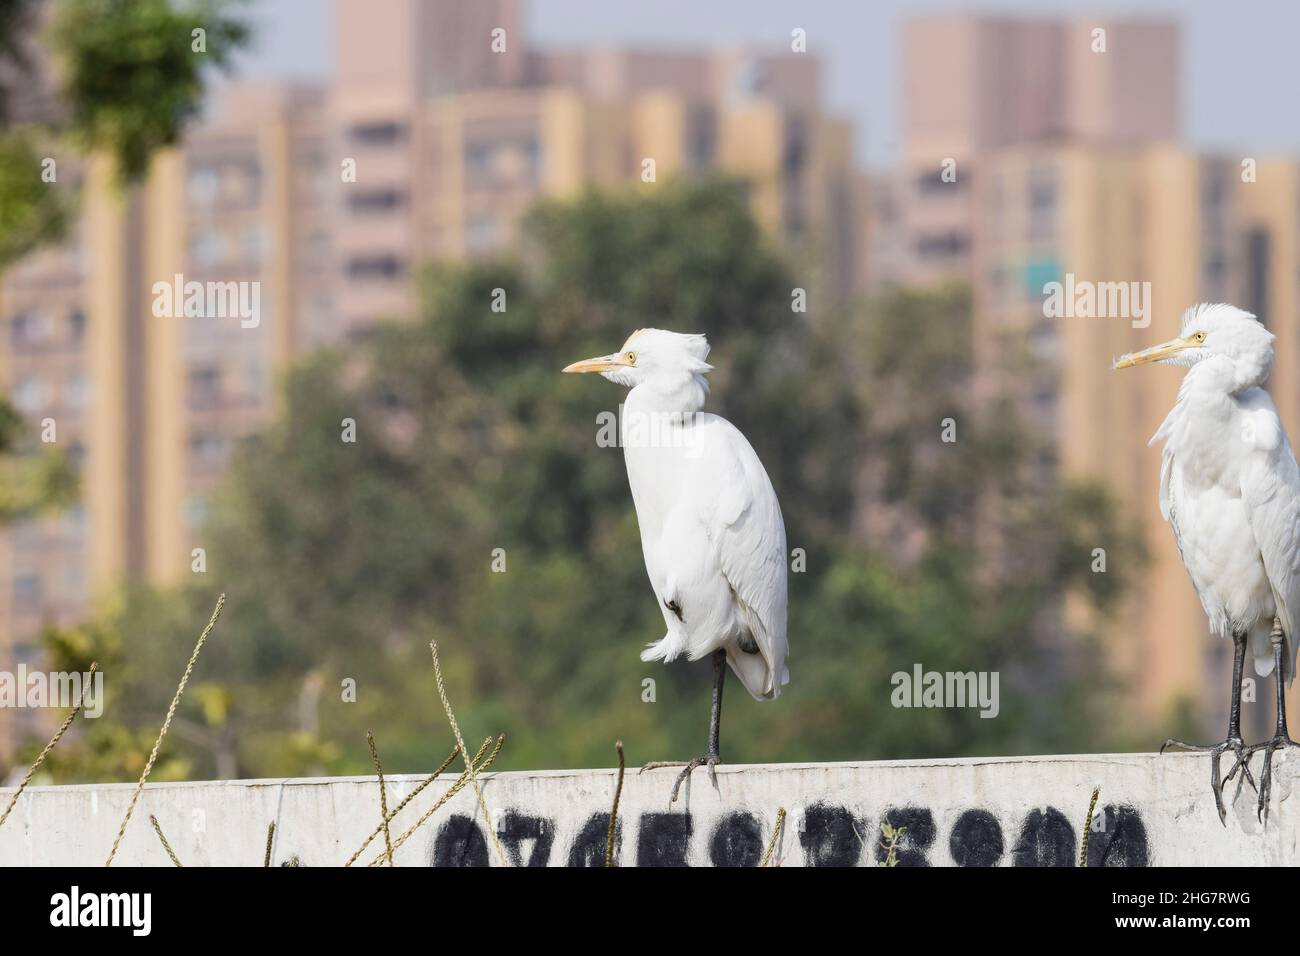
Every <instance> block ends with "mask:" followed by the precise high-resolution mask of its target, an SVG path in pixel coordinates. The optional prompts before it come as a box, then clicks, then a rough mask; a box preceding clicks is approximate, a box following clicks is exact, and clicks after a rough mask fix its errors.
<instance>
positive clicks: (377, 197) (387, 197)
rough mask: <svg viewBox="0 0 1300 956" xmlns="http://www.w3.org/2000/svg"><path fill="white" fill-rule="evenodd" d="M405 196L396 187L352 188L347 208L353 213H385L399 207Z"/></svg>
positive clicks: (404, 200)
mask: <svg viewBox="0 0 1300 956" xmlns="http://www.w3.org/2000/svg"><path fill="white" fill-rule="evenodd" d="M405 204H406V197H405V196H404V195H403V194H402V192H401V191H400V190H397V189H368V190H364V191H361V190H353V191H351V192H350V194H349V196H348V208H349V209H351V210H352V211H353V212H354V213H358V214H363V215H364V214H366V213H385V212H392V211H393V210H395V209H400V208H401V207H402V206H403V205H405Z"/></svg>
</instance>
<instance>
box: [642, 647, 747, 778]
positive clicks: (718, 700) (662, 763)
mask: <svg viewBox="0 0 1300 956" xmlns="http://www.w3.org/2000/svg"><path fill="white" fill-rule="evenodd" d="M712 660H713V713H712V716H711V717H710V719H709V752H708V753H706V754H705V755H704V756H702V757H696V758H695V759H694V760H686V761H682V760H656V761H654V762H653V763H648V764H646V765H645V766H644V767H642V768H641V771H642V772H643V773H644V772H645V771H647V770H655V769H658V768H659V767H681V768H682V772H681V773H679V774H678V775H677V780H676V781H675V782H674V783H673V793H672V796H671V797H670V798H669V800H668V802H669V803H670V804H671V803H676V802H677V793H678V791H679V790H681V788H682V784H683V783H684V782H685V781H686V780H687V779H688V778H689V777H690V775H691V772H692V771H693V770H695V768H696V767H708V768H709V780H710V782H711V783H712V784H713V785H714V786H715V787H716V786H717V785H718V774H717V771H716V770H714V769H713V768H714V767H716V766H717V765H718V764H719V763H721V762H722V756H721V753H722V752H721V749H720V738H721V733H722V684H723V682H724V681H725V680H726V678H727V652H726V651H725V650H716V651H714V652H713V655H712Z"/></svg>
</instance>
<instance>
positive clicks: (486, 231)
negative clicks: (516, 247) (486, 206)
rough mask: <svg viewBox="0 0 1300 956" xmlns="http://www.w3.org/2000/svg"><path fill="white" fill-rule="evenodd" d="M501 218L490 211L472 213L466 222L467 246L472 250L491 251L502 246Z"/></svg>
mask: <svg viewBox="0 0 1300 956" xmlns="http://www.w3.org/2000/svg"><path fill="white" fill-rule="evenodd" d="M501 240H502V229H501V220H500V219H498V218H497V217H496V216H493V215H491V214H490V213H484V212H477V213H472V214H471V215H470V216H469V218H468V219H467V220H466V222H465V248H466V249H467V250H468V251H470V252H490V251H492V250H493V249H497V248H500V246H501Z"/></svg>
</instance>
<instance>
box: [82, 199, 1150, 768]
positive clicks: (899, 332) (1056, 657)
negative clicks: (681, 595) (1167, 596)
mask: <svg viewBox="0 0 1300 956" xmlns="http://www.w3.org/2000/svg"><path fill="white" fill-rule="evenodd" d="M797 284H798V283H797V282H795V281H794V279H793V277H792V276H791V275H790V274H788V272H787V270H786V268H785V266H784V265H783V264H782V261H781V259H780V258H779V257H778V256H777V254H776V253H775V252H774V250H773V249H772V248H770V247H769V245H768V243H767V241H766V240H765V238H764V237H763V235H762V233H761V232H760V230H759V229H758V227H757V226H756V225H755V223H754V220H753V219H752V217H751V215H750V213H749V211H748V208H747V206H746V201H745V198H744V193H743V190H742V189H741V188H740V186H739V185H738V184H736V183H734V182H731V181H715V182H704V183H687V184H675V185H671V186H669V185H665V186H664V187H661V188H660V189H658V190H656V191H654V192H652V193H648V194H647V193H642V192H629V193H624V194H616V195H600V194H591V195H587V196H584V197H581V198H579V199H577V200H574V201H572V202H568V203H564V204H558V203H553V204H548V205H545V206H543V207H541V208H540V209H538V210H537V211H536V212H535V213H534V214H533V215H532V216H531V217H530V218H529V219H528V221H527V224H526V227H525V232H524V237H523V240H522V243H521V246H520V248H519V250H518V256H517V258H516V259H513V260H505V261H490V262H476V263H472V264H465V265H444V266H440V267H437V268H435V269H432V270H430V272H429V274H428V275H427V276H426V278H425V302H426V303H427V307H426V311H425V315H424V316H423V318H422V319H420V320H419V321H415V322H411V323H407V324H400V325H396V324H395V325H386V326H382V327H380V328H379V329H378V330H377V331H376V333H375V334H374V335H373V336H372V337H371V338H370V339H368V340H367V341H366V342H365V344H364V345H361V346H356V347H352V348H350V349H348V350H346V351H328V352H323V353H320V354H318V355H316V356H314V357H312V358H311V359H310V360H308V361H307V362H305V363H304V364H303V365H302V366H301V367H299V368H297V369H296V370H294V372H293V373H292V374H291V375H290V376H289V377H288V380H287V382H286V384H285V401H284V413H283V415H282V416H281V417H280V419H279V420H278V421H276V422H275V423H274V424H273V425H272V426H271V427H270V428H269V429H268V430H266V431H265V432H264V433H263V434H262V435H261V436H260V437H259V438H257V439H255V440H254V441H252V442H251V443H249V444H248V445H247V446H246V447H245V448H244V449H243V451H242V453H241V454H240V455H239V457H238V459H237V460H236V462H235V464H234V466H233V469H232V471H231V473H230V475H229V479H228V480H227V481H226V483H225V484H224V486H223V487H222V489H221V490H220V492H219V494H218V496H217V498H216V500H215V501H214V506H213V509H212V517H211V519H210V524H209V527H208V530H207V533H206V535H205V538H206V541H207V546H208V565H207V567H208V571H207V573H206V575H200V576H196V580H198V581H199V582H201V583H200V584H199V585H196V586H193V587H190V588H186V589H185V590H183V591H182V592H180V593H156V592H142V593H137V594H133V595H129V596H128V598H127V600H125V601H124V602H123V604H122V605H121V607H120V608H119V609H117V610H116V611H114V612H113V613H112V614H111V615H110V616H109V619H110V620H111V622H112V627H111V630H112V632H113V633H114V634H115V635H117V636H118V638H119V639H120V641H121V649H122V650H121V658H120V660H121V664H120V666H119V668H118V670H117V671H116V673H117V676H116V677H115V676H114V675H115V671H114V670H110V671H108V675H107V681H108V683H109V686H110V687H116V688H117V691H116V693H117V696H116V697H111V698H110V707H111V708H113V709H112V710H111V714H112V716H113V718H114V719H120V720H121V721H122V722H124V723H126V724H127V725H128V726H130V727H133V728H134V727H141V726H144V725H145V722H146V721H147V722H148V725H149V726H156V724H157V721H158V720H159V718H160V716H161V713H162V711H163V710H164V709H165V706H166V701H167V697H168V694H169V693H170V691H171V688H172V687H173V686H174V683H175V674H177V673H179V669H180V668H181V666H183V663H184V660H185V657H186V655H187V653H188V650H189V647H190V646H191V644H192V642H193V635H194V630H195V627H196V626H197V624H198V623H201V622H202V620H203V619H204V618H205V617H206V614H207V609H208V608H210V606H211V603H212V599H213V597H214V594H215V591H217V590H223V591H226V592H228V595H229V604H228V608H227V611H226V616H225V617H224V619H223V620H222V622H221V624H220V625H219V627H218V630H217V632H216V633H215V634H214V636H213V639H212V640H211V641H210V643H209V645H208V647H207V649H206V650H205V652H204V655H205V656H204V659H203V661H202V663H201V665H200V668H201V674H200V675H199V676H200V678H201V679H202V680H203V681H204V682H207V683H209V684H211V685H212V686H213V687H214V688H224V690H225V692H226V694H225V695H224V696H221V697H220V698H219V700H220V707H219V708H217V710H218V711H219V712H218V713H217V714H216V716H215V717H214V716H213V714H212V713H211V712H210V711H211V703H210V701H207V702H205V700H203V699H202V698H201V697H200V696H198V695H196V696H194V697H193V698H191V699H187V700H186V702H185V703H184V704H183V706H182V715H181V716H182V717H183V718H184V719H185V720H187V721H190V722H192V723H193V724H195V725H196V726H198V727H201V728H203V729H204V730H205V733H207V734H208V736H206V737H205V736H203V735H198V734H194V735H191V736H190V737H189V738H181V739H179V740H178V741H176V743H175V746H176V747H177V748H178V749H179V748H181V747H184V750H183V756H184V757H185V759H186V760H188V761H189V762H190V763H191V764H192V766H193V767H194V768H195V769H196V771H197V772H199V773H201V774H210V773H214V772H216V769H217V767H218V764H219V756H220V754H221V752H222V751H221V750H220V747H219V746H218V745H219V744H220V746H223V747H226V748H227V749H226V759H227V760H229V759H230V756H229V748H230V747H232V746H233V747H234V749H235V762H236V763H237V766H238V769H239V771H240V772H241V773H245V774H254V775H279V774H290V773H299V772H305V771H306V770H308V769H325V770H330V771H338V772H341V771H350V772H368V767H369V760H368V756H367V752H366V746H365V741H364V732H365V730H366V729H367V728H373V729H374V730H375V732H376V735H377V738H378V742H379V747H380V750H381V752H382V754H383V758H384V765H385V767H386V768H390V769H391V770H392V771H394V772H396V771H401V770H412V771H413V770H418V769H423V768H426V767H427V766H428V765H429V764H430V763H431V762H434V761H436V760H438V759H440V758H441V756H442V755H443V754H445V753H446V751H447V749H448V747H449V746H450V743H449V734H448V733H447V731H446V728H445V723H444V720H443V717H442V714H441V712H440V707H439V704H438V701H437V697H436V693H435V692H434V688H433V677H432V673H431V670H430V662H429V655H428V642H429V640H430V639H431V638H436V639H437V640H438V642H439V647H440V649H441V658H442V662H443V667H444V675H445V677H446V680H447V683H448V687H449V692H450V694H451V698H452V700H453V702H454V703H455V704H456V705H457V707H458V717H459V719H460V722H461V724H462V726H463V727H464V730H465V736H466V738H467V740H469V741H471V742H472V741H476V740H480V739H482V737H483V736H485V735H486V734H487V733H489V732H495V731H499V730H504V731H506V732H507V733H508V734H509V735H510V737H509V742H508V744H507V746H506V749H505V750H504V751H503V754H502V761H501V764H500V765H501V766H503V767H507V768H509V767H514V768H520V767H541V766H574V765H593V764H594V765H601V764H605V763H607V762H608V759H609V753H610V743H611V741H612V740H614V739H615V738H616V737H621V738H622V739H623V740H624V741H626V742H627V745H628V759H629V762H630V763H632V764H636V763H638V762H644V761H647V760H651V759H660V758H667V757H682V756H689V755H690V754H693V753H696V752H697V751H698V750H699V748H700V747H701V745H702V743H703V738H704V734H705V730H706V723H707V716H708V693H707V686H708V682H709V674H708V668H707V666H705V665H703V664H699V665H690V664H688V663H678V664H674V665H671V666H668V667H665V666H663V665H660V664H653V665H650V664H644V663H642V662H641V661H640V660H639V658H638V651H639V649H640V648H641V647H642V646H643V645H644V644H646V643H647V642H649V641H652V640H655V639H657V638H659V637H660V636H661V634H662V628H663V622H662V619H661V617H660V613H659V610H658V608H657V606H656V601H655V599H654V596H653V595H652V594H651V593H650V591H649V589H648V587H647V585H646V580H645V570H644V567H643V563H642V554H641V548H640V543H639V537H638V532H637V525H636V518H635V512H634V510H633V507H632V502H631V500H630V496H629V494H628V489H627V478H626V475H625V472H624V466H623V461H622V453H621V451H620V450H618V449H616V448H601V447H598V446H597V444H596V441H595V436H596V433H597V429H598V415H599V414H600V413H602V412H608V411H612V410H614V409H616V408H617V406H618V404H619V403H620V402H621V401H622V398H623V392H622V390H621V389H619V388H618V387H617V386H614V385H612V384H610V383H607V382H604V381H601V380H599V379H593V378H590V377H585V378H584V377H578V376H565V375H561V374H560V369H561V368H563V367H564V365H566V364H568V363H569V362H571V361H573V360H574V359H576V358H582V357H585V356H588V355H592V354H599V353H605V352H609V351H612V350H613V349H615V348H617V347H618V345H619V344H621V343H622V341H623V340H624V338H625V337H626V336H627V335H628V333H629V332H631V331H632V330H633V329H635V328H637V327H640V326H644V325H655V326H660V327H666V328H672V329H676V330H679V331H691V332H705V333H707V334H708V335H709V336H710V340H711V342H712V344H713V354H712V355H711V357H710V359H711V361H712V362H713V363H714V364H715V365H716V366H717V368H716V370H715V372H714V373H712V375H711V381H712V384H713V391H712V395H711V397H710V402H709V407H710V408H711V409H713V410H715V411H718V412H719V413H721V414H723V415H726V416H727V417H729V418H731V419H732V420H733V421H734V422H735V423H736V424H737V425H738V426H739V427H740V428H741V429H742V430H744V431H745V433H746V434H747V435H748V436H749V437H750V439H751V441H752V442H753V444H754V446H755V448H756V450H757V451H758V453H759V455H760V457H761V458H762V460H763V462H764V464H765V465H766V467H767V469H768V470H769V472H770V473H771V475H772V479H773V483H774V485H775V487H776V489H777V493H778V494H779V496H780V498H781V502H782V507H783V510H784V514H785V518H786V523H787V529H788V536H789V541H790V545H791V547H792V548H802V549H803V550H804V552H805V553H806V560H807V568H806V571H804V572H802V573H794V574H792V575H791V581H790V586H791V600H790V605H791V620H790V640H791V648H792V656H791V660H790V667H791V673H792V675H793V676H792V683H791V684H790V685H789V687H788V688H787V689H786V692H785V693H784V694H783V695H782V697H781V698H780V700H778V701H776V702H775V703H763V704H760V703H757V702H755V701H753V700H751V699H749V698H748V697H747V696H746V695H745V694H744V693H743V692H741V691H740V690H739V687H738V686H737V685H736V684H735V683H734V682H733V683H732V684H731V685H730V690H729V691H728V694H727V700H726V708H725V709H726V716H725V718H724V721H723V748H724V749H723V754H724V757H725V759H727V760H729V761H736V762H744V761H755V760H804V759H849V758H866V757H904V756H905V757H923V756H928V755H952V754H975V753H989V752H997V753H1015V752H1031V751H1043V750H1052V749H1058V748H1062V749H1064V748H1079V749H1097V748H1098V747H1102V746H1104V744H1105V739H1104V732H1105V728H1106V726H1107V723H1106V722H1105V721H1104V720H1101V719H1100V715H1101V714H1103V713H1104V710H1103V708H1104V707H1105V706H1106V703H1107V700H1106V696H1105V691H1106V688H1107V686H1108V685H1107V682H1106V675H1105V674H1104V673H1103V672H1102V670H1101V667H1100V664H1099V661H1100V660H1101V655H1099V654H1096V653H1095V647H1094V646H1093V645H1092V639H1091V637H1090V635H1088V634H1086V633H1074V632H1073V631H1071V630H1070V629H1069V628H1067V627H1066V626H1065V625H1064V623H1063V620H1062V619H1063V614H1062V607H1063V604H1064V601H1065V599H1066V597H1067V596H1068V595H1070V594H1076V595H1078V597H1079V599H1080V600H1081V601H1082V602H1084V603H1085V604H1088V605H1092V606H1096V607H1098V608H1101V609H1103V610H1104V608H1105V607H1106V606H1108V605H1110V604H1113V602H1114V601H1115V600H1116V597H1117V593H1118V587H1119V585H1120V584H1121V583H1122V579H1123V577H1124V571H1125V569H1126V568H1131V567H1132V561H1131V560H1130V557H1131V555H1130V552H1129V551H1128V550H1127V544H1126V542H1125V540H1124V538H1123V537H1122V536H1121V535H1120V534H1119V532H1118V531H1117V530H1116V522H1115V520H1114V515H1113V513H1112V509H1111V507H1110V505H1109V504H1108V502H1107V499H1106V498H1105V496H1104V495H1102V494H1100V493H1099V492H1096V491H1095V490H1087V491H1081V490H1077V489H1072V488H1068V487H1066V488H1062V487H1058V486H1057V485H1055V484H1053V483H1051V482H1047V481H1043V480H1042V479H1041V478H1037V477H1035V468H1034V467H1033V465H1034V463H1035V462H1036V460H1037V459H1036V452H1037V449H1038V447H1039V444H1040V443H1038V442H1037V441H1036V440H1034V439H1033V438H1032V436H1027V435H1026V432H1025V430H1024V429H1023V428H1022V427H1021V426H1019V425H1018V424H1017V423H1016V421H1015V417H1014V409H1013V407H1012V406H1011V405H1010V404H1001V405H999V404H996V403H995V404H994V405H993V406H992V407H986V406H983V405H977V404H976V403H975V401H974V400H973V398H972V394H971V388H970V383H971V379H972V374H973V373H972V361H971V355H972V352H973V349H972V341H971V338H972V333H971V328H970V305H969V299H968V297H967V295H966V293H965V292H964V291H962V290H960V289H951V290H942V291H939V292H933V293H925V294H922V293H897V294H893V295H890V296H887V297H886V298H884V299H882V300H880V301H878V302H874V303H869V304H868V305H867V306H866V307H865V308H863V309H858V310H853V311H851V312H846V313H844V314H841V315H834V316H826V315H823V316H819V317H817V318H816V321H807V320H806V318H805V317H804V316H801V315H795V314H792V313H791V311H790V307H789V302H790V289H791V288H792V287H794V286H795V285H797ZM497 289H502V290H505V292H506V296H507V308H506V310H505V311H504V312H498V311H493V309H492V308H491V303H492V301H493V299H494V290H497ZM944 417H954V418H955V419H956V420H957V421H958V422H959V428H960V432H959V438H958V441H956V442H955V443H945V442H943V441H942V440H941V434H940V424H939V423H940V421H941V419H942V418H944ZM344 419H354V420H355V422H356V428H357V433H356V435H357V437H356V442H355V443H348V442H344V441H342V440H341V434H342V429H343V425H342V423H343V421H344ZM1093 541H1099V542H1105V543H1106V545H1107V547H1108V548H1109V550H1110V556H1111V560H1110V564H1111V568H1110V571H1109V582H1108V585H1107V586H1106V587H1101V588H1098V587H1097V586H1095V585H1094V584H1093V582H1092V581H1091V580H1090V579H1091V577H1092V575H1091V574H1090V572H1089V570H1088V567H1087V561H1086V558H1085V559H1080V558H1079V556H1078V552H1079V549H1080V548H1082V547H1084V546H1085V545H1087V546H1088V547H1091V544H1090V543H1091V542H1093ZM1022 547H1023V548H1025V549H1027V552H1028V557H1022V556H1021V548H1022ZM494 549H503V550H504V558H505V561H506V570H505V573H494V572H493V570H492V562H493V557H494ZM1085 553H1086V550H1085ZM209 581H210V582H211V583H210V584H209V583H208V582H209ZM918 662H919V663H921V664H923V665H924V667H925V668H926V669H927V670H940V671H949V670H951V671H972V670H974V671H998V672H1000V674H1001V686H1000V691H1001V701H1000V715H999V717H998V718H997V719H995V720H988V719H982V718H980V716H979V714H978V712H977V711H976V710H973V709H972V710H955V709H930V710H925V709H896V708H895V707H894V706H893V705H892V704H891V700H890V698H891V691H892V689H893V688H892V684H891V675H893V674H894V673H896V672H899V671H903V672H910V670H911V668H912V666H913V664H914V663H918ZM647 678H651V679H653V680H654V682H655V686H654V689H653V697H654V703H648V702H646V698H647V697H649V696H651V694H650V693H649V692H648V691H647V690H646V688H645V685H644V684H643V681H645V680H646V679H647ZM349 679H351V680H354V681H355V682H356V688H357V696H356V702H355V703H352V702H347V701H346V700H344V695H343V694H342V693H341V687H342V685H343V683H344V682H345V681H347V680H349ZM213 693H215V690H214V691H213ZM114 701H116V702H117V704H120V705H121V709H117V704H115V703H114ZM128 701H129V703H128ZM104 719H107V718H104ZM227 728H228V729H229V732H228V733H227V732H226V729H227ZM218 731H220V733H218ZM214 734H215V736H213V735H214ZM222 734H225V735H224V736H222ZM73 746H74V747H75V746H76V745H75V744H74V745H73ZM168 746H169V747H171V746H173V744H172V743H170V742H169V745H168ZM69 753H72V751H71V750H70V751H69ZM123 776H129V775H125V774H123Z"/></svg>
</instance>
